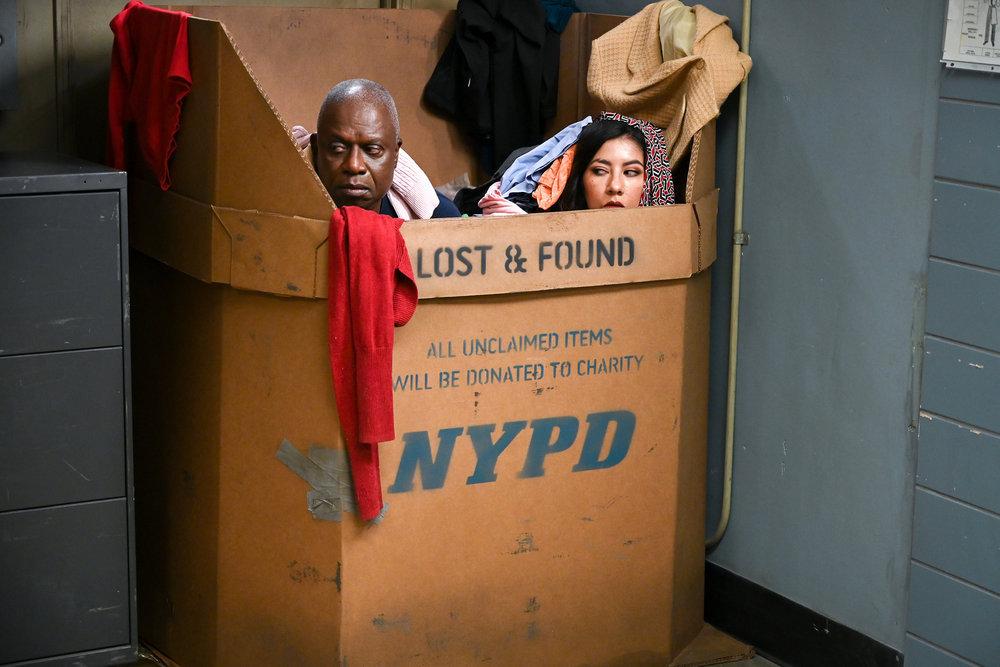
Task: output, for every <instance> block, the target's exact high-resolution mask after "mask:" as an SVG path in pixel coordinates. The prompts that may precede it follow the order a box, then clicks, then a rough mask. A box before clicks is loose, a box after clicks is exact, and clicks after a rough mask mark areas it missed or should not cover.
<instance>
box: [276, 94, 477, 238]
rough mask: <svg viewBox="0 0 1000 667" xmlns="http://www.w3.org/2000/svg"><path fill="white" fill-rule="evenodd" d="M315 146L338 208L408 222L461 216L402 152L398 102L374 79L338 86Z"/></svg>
mask: <svg viewBox="0 0 1000 667" xmlns="http://www.w3.org/2000/svg"><path fill="white" fill-rule="evenodd" d="M295 130H298V128H295ZM295 130H293V132H294V131H295ZM310 142H311V145H312V153H313V164H314V166H315V168H316V173H317V174H319V178H320V180H321V181H322V182H323V185H324V186H325V187H326V189H327V192H329V193H330V196H331V197H332V198H333V201H334V203H336V204H337V206H359V207H361V208H365V209H368V210H370V211H375V212H378V213H382V214H385V215H391V216H394V217H402V218H407V219H412V218H415V217H416V218H419V217H433V218H457V217H460V216H461V214H460V213H459V212H458V209H457V208H456V207H455V205H454V204H453V203H452V202H451V201H450V200H448V199H447V198H446V197H444V196H443V195H441V194H440V193H438V192H436V191H435V190H434V189H433V187H432V186H431V185H430V181H429V180H427V177H426V176H425V175H424V174H423V172H421V171H420V169H419V168H418V167H417V166H416V164H415V163H413V161H412V160H411V159H409V157H408V156H406V154H405V153H402V151H401V147H402V145H403V141H402V139H401V138H400V136H399V114H398V113H397V111H396V103H395V101H394V100H393V99H392V95H390V94H389V91H388V90H386V89H385V88H384V87H383V86H382V85H380V84H378V83H375V82H374V81H369V80H368V79H350V80H347V81H341V82H340V83H338V84H337V85H336V86H334V87H333V88H332V89H331V90H330V92H329V93H327V96H326V99H324V100H323V105H322V106H321V107H320V111H319V118H318V119H317V121H316V133H315V134H313V135H312V136H311V137H310ZM397 168H399V169H400V171H401V173H399V174H397ZM399 208H406V209H408V210H406V211H399V210H397V209H399Z"/></svg>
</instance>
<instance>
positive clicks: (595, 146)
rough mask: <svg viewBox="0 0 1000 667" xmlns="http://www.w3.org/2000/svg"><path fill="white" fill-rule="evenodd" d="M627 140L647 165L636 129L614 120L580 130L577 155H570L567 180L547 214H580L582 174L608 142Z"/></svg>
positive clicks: (583, 205)
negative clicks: (571, 158)
mask: <svg viewBox="0 0 1000 667" xmlns="http://www.w3.org/2000/svg"><path fill="white" fill-rule="evenodd" d="M618 137H628V138H629V139H631V140H632V141H634V142H635V143H636V144H637V145H638V146H639V148H641V149H642V155H643V158H642V161H643V164H645V162H646V138H645V137H644V136H643V134H642V130H640V129H639V128H637V127H635V126H632V125H628V124H626V123H622V122H620V121H617V120H611V119H603V120H597V121H594V122H593V123H591V124H590V125H588V126H586V127H585V128H583V131H581V132H580V136H579V137H577V140H576V154H575V155H574V156H573V167H572V169H571V170H570V172H569V178H568V179H566V187H565V189H563V192H562V194H561V195H560V196H559V200H558V201H556V203H555V204H553V205H552V206H551V207H550V208H549V210H550V211H580V210H583V209H585V208H587V197H586V194H585V193H584V190H583V174H584V172H585V171H586V170H587V166H588V165H589V164H590V162H591V160H593V159H594V156H595V155H597V151H599V150H601V146H603V145H604V143H605V142H607V141H610V140H611V139H617V138H618Z"/></svg>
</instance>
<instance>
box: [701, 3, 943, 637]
mask: <svg viewBox="0 0 1000 667" xmlns="http://www.w3.org/2000/svg"><path fill="white" fill-rule="evenodd" d="M943 11H944V2H943V1H942V0H914V1H909V2H892V3H866V2H852V3H844V2H802V1H801V0H769V1H768V2H755V3H754V4H753V14H752V19H751V23H752V26H751V27H752V38H751V48H750V52H751V53H750V55H751V56H752V57H753V59H754V69H753V72H752V73H751V75H750V101H749V109H748V129H747V164H746V169H747V171H746V174H747V180H746V192H745V220H744V222H745V225H746V228H747V231H748V232H749V234H750V243H749V245H747V246H746V247H745V249H744V250H743V270H744V273H743V291H742V301H741V313H740V318H741V332H740V350H739V355H740V356H739V369H738V386H737V407H736V451H735V470H734V490H733V516H732V523H731V524H730V527H729V531H728V533H727V535H726V537H725V539H724V540H723V541H722V544H721V545H720V546H719V548H718V549H717V550H716V551H715V552H713V553H712V554H711V556H710V560H711V561H712V562H714V563H715V564H717V565H719V566H721V567H724V568H726V569H727V570H730V571H732V572H734V573H736V574H738V575H740V576H742V577H745V578H747V579H750V580H751V581H753V582H755V583H758V584H760V585H762V586H765V587H767V588H769V589H771V590H773V591H775V592H777V593H778V594H780V595H783V596H784V597H786V598H789V599H791V600H793V601H795V602H797V603H799V604H802V605H805V606H807V607H809V608H810V609H812V610H814V611H816V612H818V613H821V614H823V615H826V616H828V617H830V618H832V619H833V620H835V621H837V622H840V623H843V624H844V625H847V626H848V627H850V628H853V629H855V630H858V631H860V632H862V633H864V634H866V635H868V636H869V637H872V638H873V639H876V640H878V641H880V642H882V643H884V644H887V645H888V646H890V647H892V648H895V649H897V650H901V649H902V646H903V636H904V628H905V608H906V603H905V600H906V580H907V569H908V556H909V547H910V526H911V517H912V500H911V496H912V488H913V487H912V481H913V478H912V475H913V472H914V466H915V459H916V451H915V446H916V442H915V436H914V434H912V433H910V432H908V430H907V426H908V425H909V424H911V423H914V422H915V421H916V414H915V411H914V409H913V406H914V403H915V401H914V400H913V396H912V392H914V391H915V385H916V380H917V378H916V376H915V373H914V366H915V365H918V361H919V358H918V359H914V348H915V347H919V342H920V340H919V336H920V335H921V334H922V331H923V327H922V315H921V314H920V311H921V308H922V299H923V296H922V294H923V289H924V285H925V275H924V273H925V269H926V263H927V244H928V236H929V231H930V203H931V190H932V184H933V170H932V166H933V142H934V126H935V115H936V110H937V104H936V99H937V94H938V85H939V75H940V70H941V68H940V65H939V63H938V62H937V58H938V57H939V56H940V42H941V30H942V26H943V16H944V14H943ZM898 35H907V38H905V39H903V38H896V37H892V36H898Z"/></svg>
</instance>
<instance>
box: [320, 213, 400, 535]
mask: <svg viewBox="0 0 1000 667" xmlns="http://www.w3.org/2000/svg"><path fill="white" fill-rule="evenodd" d="M402 224H403V221H402V220H399V219H397V218H392V217H389V216H387V215H380V214H378V213H374V212H372V211H367V210H365V209H361V208H357V207H354V206H346V207H343V208H338V209H336V210H335V211H334V212H333V216H332V217H331V219H330V234H329V240H328V242H327V243H328V245H329V247H330V290H329V296H328V302H329V309H330V310H329V313H330V329H329V336H330V368H331V371H332V372H333V390H334V393H335V394H336V399H337V412H338V414H339V417H340V426H341V428H342V429H343V431H344V438H345V439H346V441H347V454H348V457H349V458H350V461H351V476H352V477H353V480H354V496H355V498H356V499H357V503H358V513H359V514H360V515H361V518H362V519H364V520H365V521H369V520H371V519H374V518H376V517H378V516H379V514H380V513H381V512H382V481H381V477H380V475H379V465H378V443H380V442H386V441H388V440H393V439H395V437H396V433H395V427H394V424H393V404H392V346H393V338H394V337H393V327H401V326H403V325H404V324H406V323H407V322H409V321H410V318H411V317H413V313H414V311H415V310H416V308H417V284H416V283H415V282H414V280H413V269H412V268H411V266H410V255H409V253H408V252H407V250H406V243H405V242H404V241H403V236H402V234H400V233H399V228H400V226H401V225H402Z"/></svg>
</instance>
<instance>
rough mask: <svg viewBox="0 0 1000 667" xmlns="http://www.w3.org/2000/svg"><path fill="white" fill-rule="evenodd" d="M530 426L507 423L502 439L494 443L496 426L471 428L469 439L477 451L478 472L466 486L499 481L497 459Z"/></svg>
mask: <svg viewBox="0 0 1000 667" xmlns="http://www.w3.org/2000/svg"><path fill="white" fill-rule="evenodd" d="M527 425H528V422H526V421H517V422H507V423H505V424H504V425H503V432H502V433H501V434H500V438H499V439H498V440H497V441H496V442H493V438H492V437H490V434H492V433H493V430H494V429H495V428H496V426H495V425H494V424H483V425H481V426H470V427H469V429H468V433H469V437H470V438H471V439H472V446H473V447H474V448H475V449H476V470H475V471H474V472H473V473H472V474H471V475H469V478H468V479H467V480H465V483H466V484H482V483H483V482H495V481H496V479H497V474H496V467H497V459H498V458H500V454H502V453H503V451H504V450H505V449H507V446H508V445H510V443H511V442H512V441H513V440H514V438H516V437H517V434H518V433H520V432H521V431H523V430H524V427H525V426H527Z"/></svg>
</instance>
